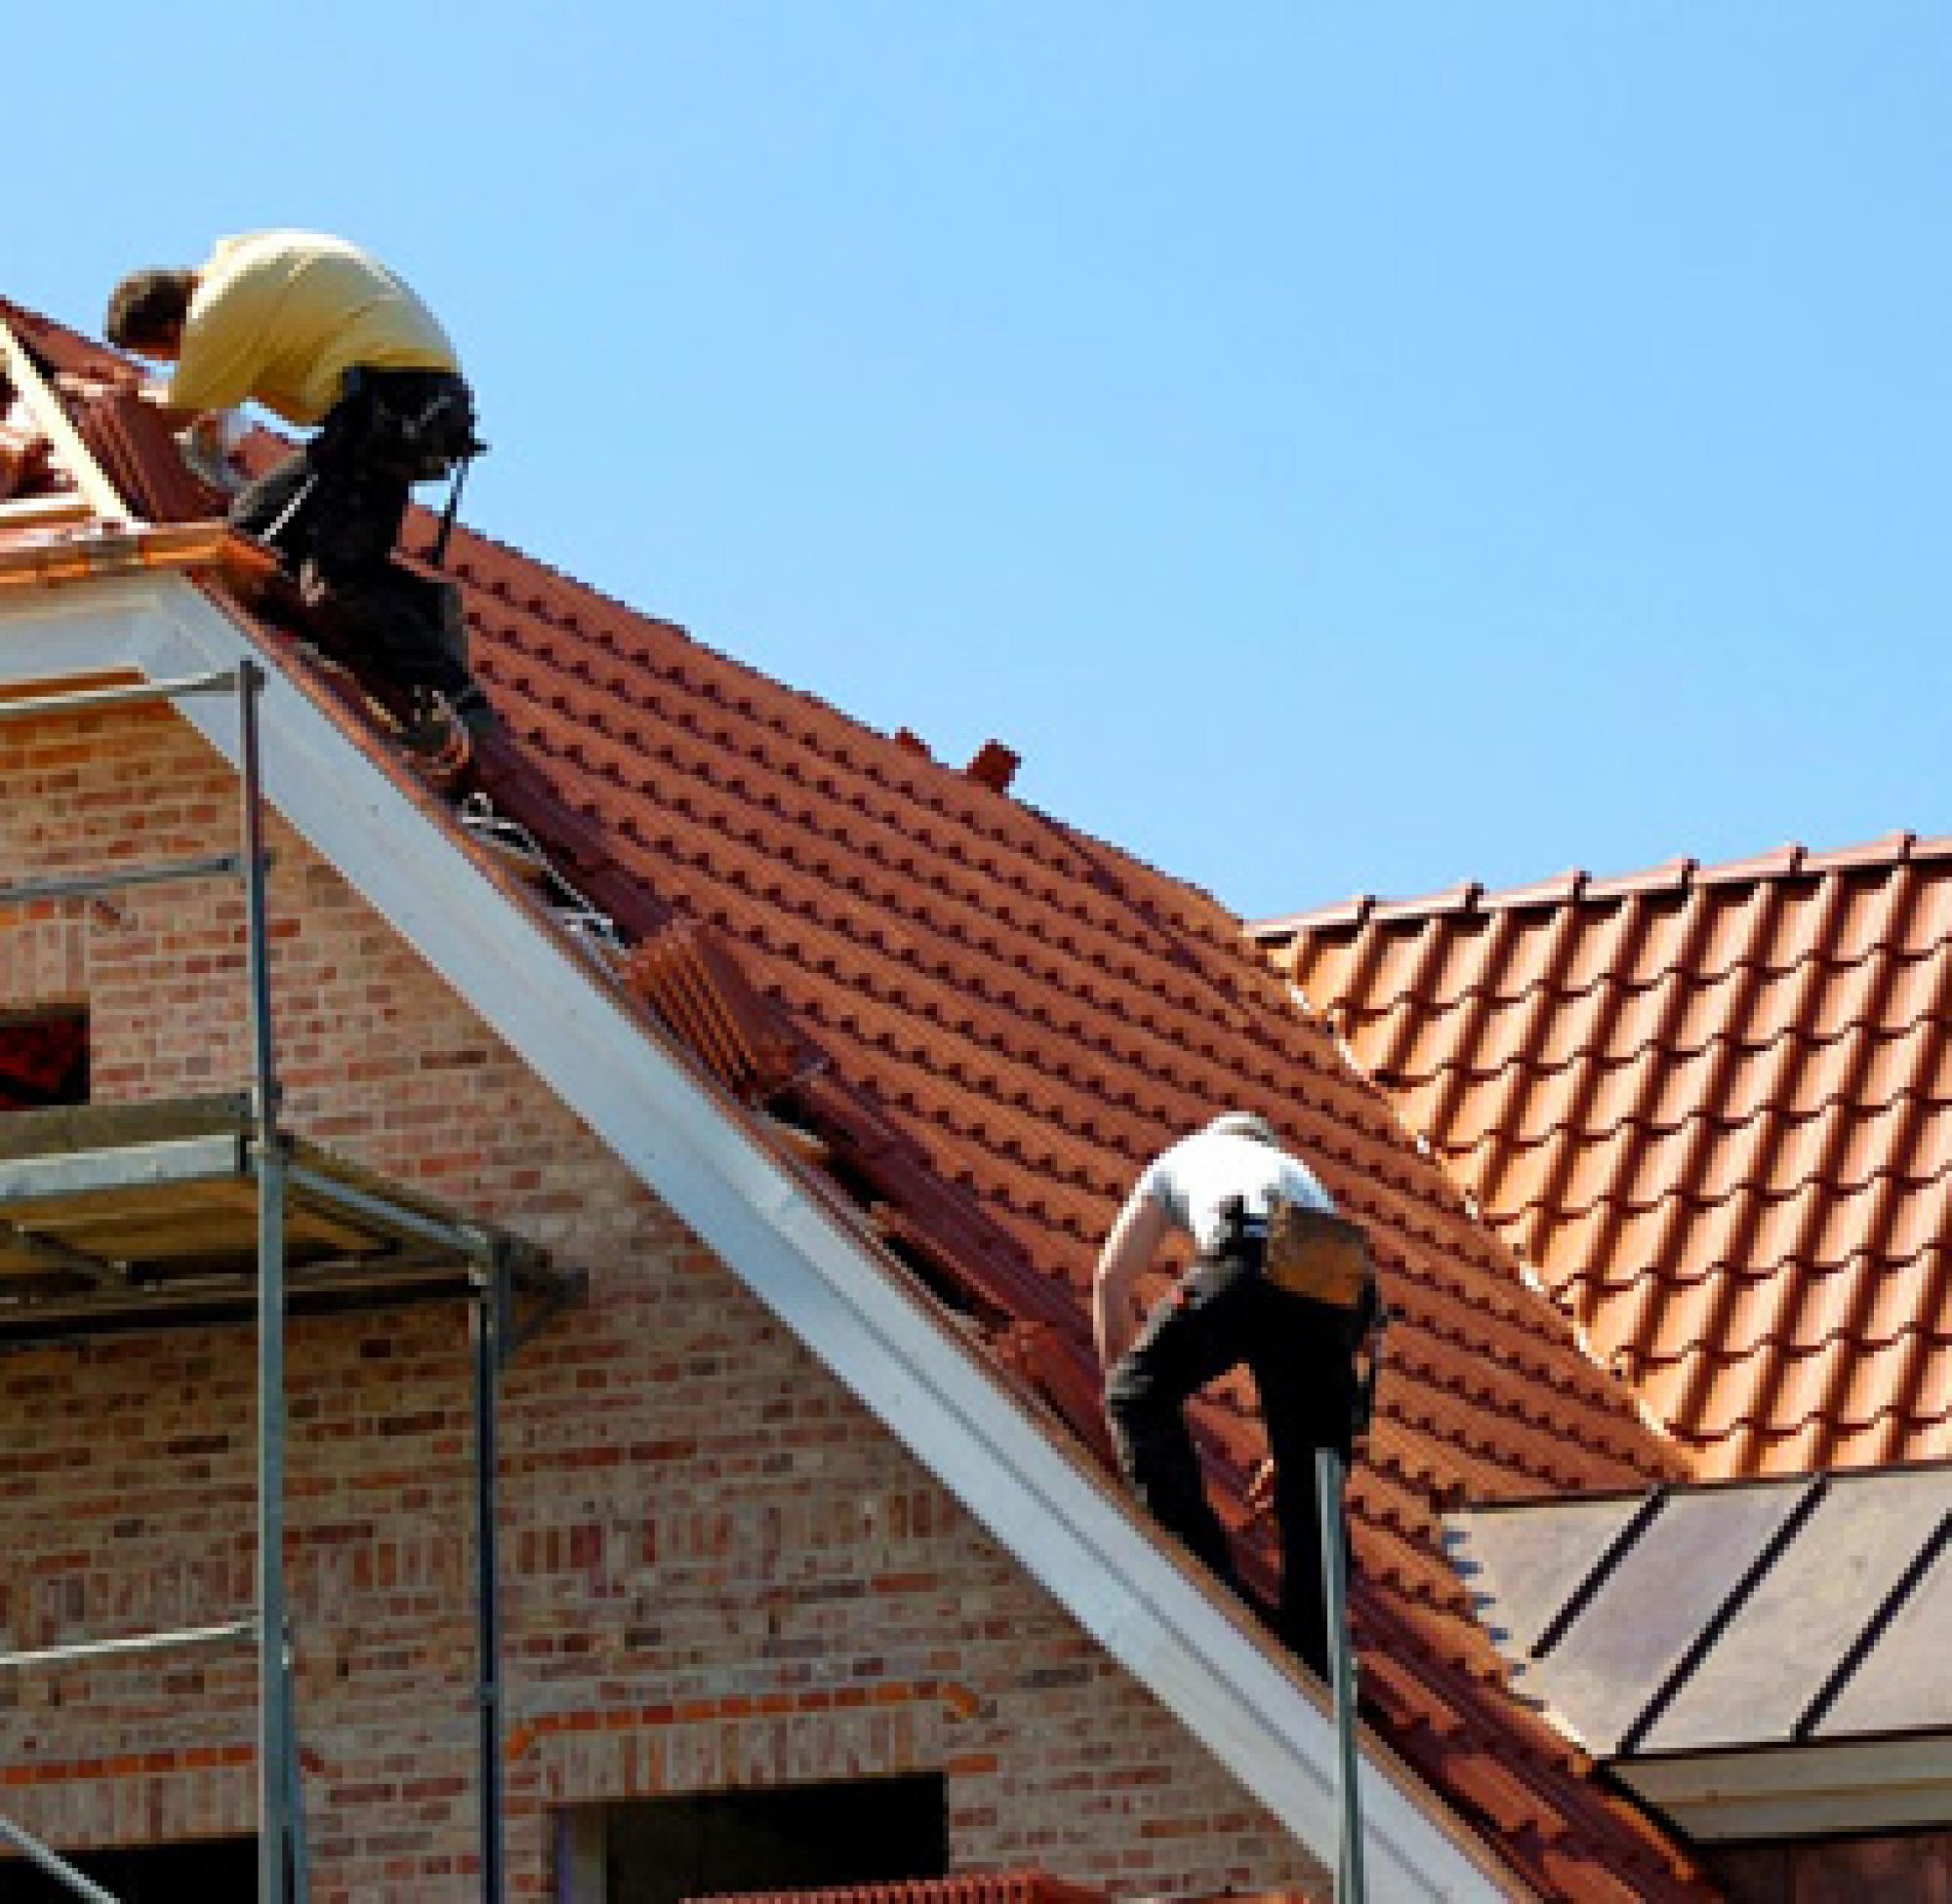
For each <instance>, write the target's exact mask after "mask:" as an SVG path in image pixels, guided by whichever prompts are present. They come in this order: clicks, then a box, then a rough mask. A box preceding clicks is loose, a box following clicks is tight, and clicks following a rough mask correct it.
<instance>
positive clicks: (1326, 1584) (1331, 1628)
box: [1315, 1448, 1369, 1904]
mask: <svg viewBox="0 0 1952 1904" xmlns="http://www.w3.org/2000/svg"><path fill="white" fill-rule="evenodd" d="M1342 1479H1343V1470H1342V1457H1341V1456H1340V1455H1339V1454H1337V1453H1336V1451H1335V1450H1334V1449H1333V1448H1317V1449H1316V1451H1315V1492H1316V1504H1317V1507H1318V1509H1319V1510H1320V1512H1321V1516H1322V1600H1323V1601H1324V1602H1325V1603H1326V1606H1327V1616H1328V1673H1329V1682H1330V1686H1331V1688H1332V1690H1333V1691H1334V1694H1335V1742H1336V1747H1337V1776H1336V1796H1337V1798H1338V1799H1339V1800H1340V1801H1341V1809H1342V1817H1341V1829H1340V1830H1339V1832H1338V1833H1337V1835H1336V1855H1335V1904H1367V1899H1368V1894H1369V1893H1368V1886H1367V1884H1366V1882H1365V1880H1364V1877H1363V1873H1362V1794H1361V1792H1360V1790H1359V1789H1358V1786H1357V1767H1358V1763H1359V1755H1358V1753H1357V1750H1356V1652H1355V1646H1354V1643H1353V1641H1352V1639H1351V1636H1350V1632H1349V1536H1348V1528H1347V1526H1346V1525H1345V1524H1344V1521H1343V1519H1342Z"/></svg>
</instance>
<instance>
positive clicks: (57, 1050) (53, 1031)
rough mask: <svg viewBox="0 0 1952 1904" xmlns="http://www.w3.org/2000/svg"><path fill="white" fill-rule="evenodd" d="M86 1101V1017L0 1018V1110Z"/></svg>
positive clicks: (59, 1013) (20, 1015)
mask: <svg viewBox="0 0 1952 1904" xmlns="http://www.w3.org/2000/svg"><path fill="white" fill-rule="evenodd" d="M87 1102H88V1014H87V1013H86V1012H85V1011H36V1012H20V1013H16V1014H12V1015H0V1112H7V1111H45V1110H47V1109H48V1108H49V1107H50V1106H53V1105H57V1104H86V1103H87Z"/></svg>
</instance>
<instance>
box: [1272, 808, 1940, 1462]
mask: <svg viewBox="0 0 1952 1904" xmlns="http://www.w3.org/2000/svg"><path fill="white" fill-rule="evenodd" d="M1290 928H1292V930H1290ZM1257 933H1258V935H1259V936H1261V937H1262V938H1263V940H1264V941H1267V942H1274V943H1279V944H1281V945H1283V946H1284V950H1283V951H1282V952H1281V962H1282V963H1283V964H1284V965H1286V966H1288V967H1289V968H1290V969H1291V970H1292V973H1293V976H1294V978H1295V981H1296V983H1297V984H1298V986H1299V987H1300V988H1301V989H1302V990H1303V992H1304V993H1306V995H1307V996H1308V997H1309V998H1310V1000H1311V1001H1312V1002H1313V1003H1314V1004H1316V1005H1317V1006H1318V1007H1320V1008H1322V1009H1324V1010H1326V1011H1327V1012H1329V1013H1330V1014H1331V1015H1332V1016H1333V1019H1334V1022H1335V1024H1336V1026H1337V1028H1338V1030H1339V1031H1340V1033H1341V1034H1342V1035H1343V1037H1344V1038H1345V1039H1346V1040H1347V1041H1348V1043H1349V1045H1350V1047H1351V1049H1352V1050H1353V1052H1354V1054H1355V1056H1356V1058H1357V1061H1358V1062H1359V1063H1360V1064H1361V1065H1362V1066H1363V1067H1364V1068H1365V1069H1366V1070H1368V1071H1369V1072H1370V1073H1371V1074H1372V1075H1373V1076H1374V1077H1375V1078H1376V1080H1377V1081H1378V1082H1379V1083H1380V1084H1382V1085H1384V1086H1385V1087H1386V1088H1387V1089H1388V1090H1389V1091H1390V1092H1391V1094H1392V1096H1393V1097H1395V1098H1396V1100H1397V1102H1398V1104H1399V1106H1400V1108H1401V1109H1402V1112H1403V1116H1404V1119H1405V1121H1407V1122H1409V1123H1410V1124H1411V1125H1412V1126H1413V1127H1415V1128H1418V1129H1421V1130H1424V1131H1427V1132H1428V1133H1429V1134H1430V1136H1431V1139H1432V1141H1433V1143H1434V1145H1435V1147H1436V1149H1437V1151H1438V1153H1439V1155H1441V1156H1442V1157H1443V1159H1444V1162H1445V1164H1446V1165H1447V1167H1448V1168H1449V1169H1450V1171H1451V1172H1452V1173H1453V1175H1454V1176H1455V1178H1456V1180H1457V1181H1458V1182H1459V1183H1460V1184H1461V1185H1463V1186H1464V1187H1465V1188H1467V1189H1468V1190H1469V1191H1470V1192H1471V1193H1472V1194H1473V1195H1476V1196H1477V1197H1478V1198H1479V1199H1480V1201H1481V1203H1482V1206H1483V1209H1484V1215H1485V1217H1486V1218H1487V1220H1488V1221H1489V1222H1490V1223H1491V1224H1492V1225H1493V1226H1494V1227H1495V1228H1496V1229H1497V1230H1498V1231H1499V1232H1500V1233H1501V1234H1502V1235H1503V1236H1505V1237H1506V1238H1507V1240H1508V1241H1510V1242H1511V1243H1512V1244H1513V1245H1514V1246H1515V1247H1516V1248H1518V1249H1520V1250H1522V1251H1523V1252H1524V1254H1525V1257H1526V1258H1527V1260H1529V1261H1531V1262H1532V1263H1534V1264H1536V1265H1537V1266H1538V1269H1539V1272H1540V1274H1541V1276H1542V1277H1543V1278H1544V1280H1545V1281H1546V1283H1547V1284H1548V1286H1549V1287H1551V1288H1552V1289H1553V1290H1554V1291H1555V1293H1556V1294H1557V1295H1558V1296H1559V1297H1560V1299H1561V1301H1562V1302H1563V1303H1564V1304H1565V1305H1566V1309H1567V1310H1568V1312H1569V1313H1570V1314H1571V1315H1572V1316H1573V1317H1576V1318H1577V1320H1578V1321H1579V1322H1580V1323H1581V1324H1582V1325H1583V1326H1584V1327H1585V1328H1586V1330H1587V1331H1588V1332H1589V1334H1590V1336H1591V1338H1592V1341H1593V1344H1594V1347H1595V1349H1596V1351H1597V1352H1598V1354H1599V1355H1600V1356H1601V1357H1606V1358H1610V1359H1614V1360H1616V1363H1617V1365H1618V1366H1620V1367H1621V1368H1622V1369H1623V1370H1625V1371H1626V1372H1627V1373H1628V1374H1629V1376H1630V1377H1631V1378H1632V1379H1633V1380H1635V1381H1636V1383H1637V1384H1638V1386H1639V1387H1640V1389H1641V1392H1642V1394H1643V1397H1644V1398H1645V1399H1646V1400H1647V1402H1648V1404H1649V1405H1650V1406H1652V1407H1653V1408H1654V1409H1655V1411H1656V1412H1657V1413H1659V1414H1661V1415H1662V1416H1663V1417H1664V1418H1665V1419H1668V1420H1669V1421H1670V1422H1671V1423H1672V1425H1673V1426H1674V1428H1675V1430H1676V1432H1677V1433H1678V1434H1679V1435H1680V1436H1681V1437H1682V1438H1683V1439H1684V1440H1685V1441H1686V1442H1688V1444H1689V1445H1690V1446H1692V1447H1693V1448H1694V1449H1695V1450H1696V1452H1697V1457H1698V1461H1699V1465H1700V1470H1701V1472H1702V1473H1704V1474H1710V1475H1713V1474H1728V1473H1740V1472H1749V1471H1752V1470H1758V1469H1760V1470H1767V1469H1770V1468H1772V1467H1775V1466H1778V1465H1780V1464H1795V1463H1800V1462H1806V1461H1811V1460H1820V1461H1838V1462H1841V1461H1847V1460H1853V1459H1855V1460H1864V1459H1877V1460H1886V1459H1907V1458H1929V1457H1932V1456H1942V1455H1944V1454H1946V1453H1947V1452H1952V1407H1948V1403H1947V1398H1946V1396H1945V1394H1944V1393H1943V1387H1942V1378H1941V1377H1940V1375H1939V1373H1938V1371H1939V1370H1940V1368H1941V1367H1942V1366H1943V1364H1944V1361H1945V1359H1946V1357H1947V1354H1948V1351H1949V1350H1952V1309H1948V1306H1947V1303H1946V1300H1945V1297H1946V1290H1945V1275H1944V1268H1943V1245H1944V1242H1945V1238H1946V1236H1947V1234H1948V1225H1952V1048H1948V1036H1947V1031H1948V1026H1952V843H1948V842H1947V841H1945V840H1942V839H1939V840H1920V839H1918V838H1916V837H1914V836H1913V835H1911V834H1907V833H1898V834H1892V835H1890V836H1888V837H1887V838H1886V839H1883V840H1879V841H1875V842H1872V843H1870V844H1869V845H1866V846H1863V847H1856V848H1850V849H1846V850H1844V851H1841V852H1835V853H1824V854H1807V853H1805V852H1803V851H1802V849H1800V848H1784V849H1781V850H1779V851H1777V852H1774V853H1770V854H1766V855H1762V856H1759V857H1758V858H1756V859H1754V860H1749V861H1742V862H1738V863H1734V864H1731V865H1729V866H1724V867H1711V868H1705V869H1704V868H1692V869H1689V868H1688V867H1687V866H1686V864H1685V863H1681V864H1677V865H1674V866H1670V867H1667V868H1660V869H1655V870H1654V871H1653V872H1651V873H1649V874H1635V875H1630V876H1628V877H1626V878H1623V879H1615V880H1601V881H1587V882H1585V883H1584V884H1583V885H1575V884H1573V883H1570V882H1566V883H1561V884H1557V885H1556V886H1548V887H1546V888H1538V887H1526V888H1520V889H1518V890H1517V891H1515V892H1513V893H1507V894H1499V893H1492V894H1484V895H1481V896H1480V897H1479V898H1478V900H1477V901H1476V902H1475V904H1474V906H1473V908H1472V910H1471V911H1467V912H1461V913H1460V912H1459V911H1456V910H1455V905H1454V899H1453V896H1452V895H1449V894H1443V895H1439V896H1438V897H1437V898H1436V899H1435V900H1433V901H1431V902H1428V903H1427V904H1426V903H1422V902H1418V903H1412V904H1407V905H1399V906H1396V907H1393V908H1389V909H1377V910H1375V911H1372V912H1371V913H1370V914H1369V915H1368V917H1367V918H1366V919H1365V920H1363V921H1362V922H1356V921H1353V920H1351V919H1349V918H1347V917H1345V916H1343V915H1341V914H1339V913H1322V914H1314V915H1303V916H1302V918H1301V920H1300V921H1299V923H1298V924H1296V922H1292V921H1288V922H1281V921H1278V922H1275V924H1274V925H1273V926H1272V927H1270V928H1267V929H1258V928H1257Z"/></svg>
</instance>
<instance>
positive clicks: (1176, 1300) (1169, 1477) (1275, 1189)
mask: <svg viewBox="0 0 1952 1904" xmlns="http://www.w3.org/2000/svg"><path fill="white" fill-rule="evenodd" d="M1281 1202H1285V1203H1293V1204H1298V1205H1300V1206H1302V1207H1303V1208H1307V1209H1316V1210H1322V1211H1327V1212H1330V1213H1332V1212H1333V1210H1334V1204H1333V1202H1332V1201H1331V1199H1330V1198H1329V1195H1328V1193H1327V1192H1326V1191H1324V1190H1323V1189H1322V1185H1321V1184H1320V1183H1319V1182H1318V1181H1317V1180H1316V1177H1315V1175H1314V1173H1313V1172H1312V1171H1311V1170H1309V1168H1308V1167H1307V1165H1305V1164H1304V1163H1302V1162H1301V1161H1299V1159H1297V1158H1295V1157H1293V1156H1290V1155H1288V1154H1287V1153H1286V1152H1285V1151H1283V1150H1282V1149H1281V1140H1280V1138H1279V1137H1278V1136H1277V1135H1276V1133H1275V1131H1274V1129H1273V1127H1272V1126H1271V1125H1270V1124H1269V1123H1268V1122H1267V1120H1266V1119H1265V1118H1262V1117H1258V1116H1255V1115H1254V1114H1251V1113H1249V1112H1241V1111H1234V1112H1229V1113H1227V1114H1225V1115H1224V1116H1219V1117H1216V1118H1214V1119H1213V1121H1212V1122H1211V1123H1210V1124H1208V1125H1207V1126H1206V1127H1205V1128H1204V1129H1203V1130H1200V1131H1198V1132H1196V1133H1195V1134H1194V1135H1193V1136H1191V1137H1186V1138H1182V1139H1181V1140H1180V1141H1179V1142H1178V1143H1176V1144H1174V1145H1173V1146H1171V1148H1170V1149H1168V1150H1166V1151H1165V1152H1163V1153H1162V1154H1161V1155H1159V1157H1157V1158H1156V1159H1155V1160H1154V1161H1153V1162H1152V1164H1151V1165H1150V1166H1149V1167H1148V1168H1147V1169H1146V1171H1145V1172H1144V1174H1143V1175H1142V1176H1141V1177H1140V1178H1139V1181H1138V1183H1137V1185H1136V1187H1135V1188H1134V1189H1133V1191H1132V1194H1131V1195H1130V1196H1129V1197H1128V1198H1127V1199H1126V1202H1125V1205H1124V1207H1123V1208H1122V1209H1121V1210H1120V1211H1119V1213H1118V1220H1117V1221H1116V1222H1115V1223H1114V1224H1113V1226H1112V1231H1111V1234H1110V1236H1108V1237H1107V1239H1106V1242H1105V1246H1104V1249H1103V1251H1102V1252H1101V1254H1100V1256H1099V1259H1098V1268H1097V1273H1096V1276H1095V1277H1094V1278H1093V1283H1092V1324H1093V1327H1094V1330H1095V1332H1096V1335H1097V1341H1098V1356H1099V1359H1100V1361H1101V1363H1102V1364H1103V1366H1104V1368H1105V1372H1106V1384H1105V1407H1106V1415H1107V1418H1108V1420H1109V1422H1110V1425H1111V1429H1112V1438H1113V1441H1114V1444H1115V1446H1116V1447H1117V1450H1118V1462H1119V1466H1120V1467H1121V1469H1122V1470H1123V1471H1124V1475H1125V1479H1127V1480H1128V1481H1129V1482H1130V1484H1131V1486H1132V1488H1133V1490H1134V1491H1135V1492H1136V1493H1137V1495H1138V1497H1139V1499H1140V1500H1141V1501H1142V1502H1144V1504H1145V1506H1146V1507H1147V1509H1148V1510H1149V1511H1150V1512H1151V1513H1152V1515H1153V1516H1154V1517H1155V1519H1158V1520H1159V1523H1160V1524H1161V1525H1162V1526H1164V1527H1165V1528H1166V1529H1167V1530H1168V1531H1169V1532H1170V1533H1172V1534H1174V1535H1176V1536H1177V1537H1178V1538H1179V1539H1180V1540H1181V1541H1183V1542H1184V1543H1185V1544H1186V1546H1187V1547H1188V1548H1190V1549H1191V1550H1192V1551H1193V1552H1194V1553H1195V1554H1196V1555H1198V1556H1199V1557H1200V1560H1203V1561H1204V1562H1205V1563H1206V1564H1207V1566H1209V1567H1210V1568H1211V1569H1212V1570H1213V1572H1214V1573H1215V1574H1216V1575H1218V1576H1219V1578H1220V1579H1222V1580H1223V1581H1225V1582H1226V1583H1227V1584H1228V1585H1229V1586H1231V1587H1233V1588H1234V1589H1235V1591H1236V1592H1239V1591H1240V1582H1239V1578H1238V1576H1237V1574H1236V1572H1235V1568H1234V1562H1233V1555H1232V1552H1231V1550H1230V1548H1229V1545H1228V1540H1227V1534H1226V1530H1225V1529H1224V1528H1223V1527H1222V1526H1221V1524H1220V1520H1219V1518H1218V1517H1217V1516H1216V1515H1215V1514H1214V1512H1213V1508H1212V1506H1211V1504H1210V1503H1209V1502H1208V1500H1207V1498H1206V1490H1205V1486H1204V1483H1203V1481H1202V1479H1201V1477H1200V1462H1199V1457H1198V1455H1197V1454H1196V1453H1195V1450H1194V1445H1193V1438H1192V1436H1191V1435H1190V1434H1189V1432H1188V1429H1187V1425H1186V1415H1185V1407H1186V1403H1187V1401H1188V1399H1189V1398H1191V1397H1192V1396H1193V1395H1194V1393H1195V1392H1196V1391H1197V1390H1200V1389H1201V1388H1204V1387H1205V1386H1206V1384H1207V1383H1209V1382H1211V1381H1214V1380H1215V1379H1216V1378H1218V1377H1219V1376H1221V1375H1223V1374H1225V1373H1226V1372H1227V1371H1228V1370H1230V1369H1232V1368H1236V1367H1238V1366H1239V1365H1240V1363H1242V1362H1244V1363H1245V1364H1246V1365H1247V1368H1248V1369H1249V1371H1250V1372H1251V1374H1252V1376H1253V1379H1254V1385H1255V1387H1256V1389H1257V1390H1258V1392H1259V1396H1260V1402H1261V1418H1262V1421H1263V1424H1264V1425H1265V1427H1266V1429H1267V1436H1268V1447H1269V1453H1270V1455H1271V1456H1272V1459H1273V1475H1274V1506H1275V1513H1276V1516H1277V1518H1278V1519H1279V1523H1280V1527H1281V1607H1280V1613H1279V1617H1278V1621H1277V1631H1278V1632H1279V1634H1280V1636H1281V1640H1282V1641H1283V1642H1284V1643H1285V1644H1286V1645H1287V1646H1288V1648H1289V1649H1290V1650H1291V1651H1292V1652H1294V1653H1295V1654H1297V1655H1298V1656H1299V1657H1300V1658H1301V1659H1303V1660H1304V1661H1305V1662H1307V1664H1308V1665H1310V1666H1312V1667H1313V1668H1314V1669H1315V1671H1316V1672H1318V1673H1322V1674H1324V1675H1325V1671H1326V1662H1327V1644H1326V1635H1325V1613H1324V1601H1323V1598H1322V1534H1321V1524H1320V1509H1319V1504H1318V1501H1317V1497H1316V1478H1315V1450H1316V1449H1317V1448H1319V1447H1333V1448H1335V1449H1336V1450H1338V1452H1339V1453H1340V1454H1341V1455H1342V1458H1343V1460H1344V1461H1345V1462H1346V1461H1347V1459H1348V1456H1349V1449H1350V1442H1351V1439H1352V1437H1353V1433H1354V1422H1355V1413H1356V1406H1357V1396H1358V1385H1357V1381H1356V1372H1355V1349H1356V1341H1357V1337H1358V1336H1359V1335H1360V1330H1359V1329H1358V1328H1356V1327H1355V1326H1354V1324H1353V1323H1352V1318H1351V1316H1350V1313H1349V1312H1348V1311H1346V1310H1341V1309H1337V1308H1334V1307H1331V1306H1330V1305H1328V1304H1325V1303H1320V1302H1316V1301H1312V1300H1311V1299H1309V1298H1308V1297H1305V1296H1299V1295H1294V1294H1290V1293H1289V1292H1287V1291H1286V1290H1284V1289H1281V1288H1278V1287H1276V1286H1275V1285H1274V1284H1273V1283H1272V1282H1271V1281H1270V1280H1269V1279H1268V1278H1267V1277H1266V1276H1263V1275H1262V1274H1261V1270H1262V1258H1263V1254H1264V1250H1265V1244H1266V1239H1267V1234H1268V1219H1269V1216H1270V1213H1271V1212H1272V1211H1273V1210H1274V1208H1275V1206H1276V1205H1277V1203H1281ZM1175 1233H1179V1234H1183V1235H1186V1236H1191V1237H1192V1238H1193V1241H1194V1243H1195V1245H1196V1247H1197V1249H1198V1252H1199V1253H1198V1255H1197V1256H1196V1257H1195V1258H1194V1261H1193V1263H1192V1265H1191V1267H1190V1268H1189V1269H1188V1270H1187V1272H1186V1274H1185V1275H1184V1276H1182V1277H1181V1278H1180V1280H1179V1282H1178V1284H1177V1286H1176V1287H1175V1288H1174V1289H1173V1290H1172V1291H1171V1292H1170V1293H1169V1294H1168V1295H1167V1296H1166V1297H1165V1299H1164V1300H1163V1301H1162V1302H1160V1303H1159V1305H1158V1307H1157V1308H1155V1309H1154V1311H1153V1312H1152V1314H1151V1315H1150V1316H1149V1317H1146V1318H1145V1320H1144V1322H1143V1324H1142V1323H1141V1322H1140V1319H1139V1317H1138V1313H1137V1307H1136V1302H1135V1290H1136V1287H1137V1284H1138V1280H1139V1277H1140V1276H1143V1275H1144V1274H1145V1272H1146V1271H1147V1269H1149V1268H1150V1267H1151V1265H1152V1263H1153V1261H1154V1260H1155V1258H1156V1257H1157V1255H1158V1254H1159V1250H1160V1248H1161V1247H1162V1246H1163V1245H1164V1243H1165V1242H1166V1240H1167V1239H1168V1237H1169V1236H1172V1235H1174V1234H1175Z"/></svg>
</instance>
